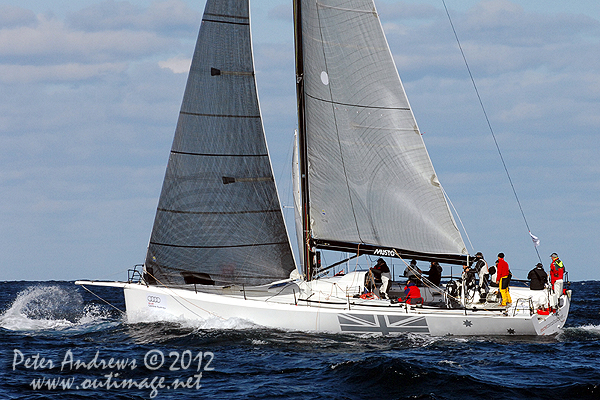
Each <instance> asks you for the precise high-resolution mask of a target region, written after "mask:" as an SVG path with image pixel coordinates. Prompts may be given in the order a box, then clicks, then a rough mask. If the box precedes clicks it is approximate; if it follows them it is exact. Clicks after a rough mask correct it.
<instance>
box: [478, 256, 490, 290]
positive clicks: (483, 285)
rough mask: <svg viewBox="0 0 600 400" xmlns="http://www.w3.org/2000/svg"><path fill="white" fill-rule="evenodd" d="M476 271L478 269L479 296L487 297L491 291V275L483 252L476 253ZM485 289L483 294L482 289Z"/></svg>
mask: <svg viewBox="0 0 600 400" xmlns="http://www.w3.org/2000/svg"><path fill="white" fill-rule="evenodd" d="M474 268H475V271H477V274H479V288H478V291H479V296H480V297H482V298H485V296H487V293H488V291H489V285H488V279H489V277H490V271H489V269H488V264H487V262H486V261H485V260H484V258H483V254H482V253H481V252H480V251H478V252H477V254H475V267H474ZM482 290H483V296H482V294H481V291H482Z"/></svg>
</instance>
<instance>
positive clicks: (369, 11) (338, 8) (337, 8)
mask: <svg viewBox="0 0 600 400" xmlns="http://www.w3.org/2000/svg"><path fill="white" fill-rule="evenodd" d="M317 6H319V7H321V8H329V9H331V10H339V11H348V12H357V13H364V14H373V15H375V16H378V15H377V11H375V10H357V9H355V8H345V7H334V6H329V5H326V4H323V3H319V2H317Z"/></svg>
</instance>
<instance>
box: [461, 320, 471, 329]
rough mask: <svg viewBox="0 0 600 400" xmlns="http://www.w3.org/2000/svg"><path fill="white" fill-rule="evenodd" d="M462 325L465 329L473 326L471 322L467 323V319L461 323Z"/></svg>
mask: <svg viewBox="0 0 600 400" xmlns="http://www.w3.org/2000/svg"><path fill="white" fill-rule="evenodd" d="M463 325H464V326H466V327H467V328H470V327H471V326H473V323H472V322H471V321H469V320H468V319H465V320H464V322H463Z"/></svg>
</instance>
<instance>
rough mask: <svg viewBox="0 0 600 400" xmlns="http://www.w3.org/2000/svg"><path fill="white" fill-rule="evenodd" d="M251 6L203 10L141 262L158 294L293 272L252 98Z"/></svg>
mask: <svg viewBox="0 0 600 400" xmlns="http://www.w3.org/2000/svg"><path fill="white" fill-rule="evenodd" d="M249 17H250V15H249V7H248V0H224V1H223V0H219V1H217V0H208V1H207V3H206V8H205V13H204V16H203V20H202V21H203V22H202V24H201V27H200V32H199V34H198V40H197V43H196V48H195V51H194V56H193V59H192V65H191V67H190V72H189V76H188V81H187V85H186V89H185V93H184V97H183V102H182V104H181V111H180V113H179V120H178V122H177V128H176V131H175V138H174V140H173V145H172V149H171V153H170V156H169V162H168V165H167V171H166V173H165V179H164V183H163V188H162V192H161V195H160V199H159V204H158V207H157V211H156V217H155V221H154V226H153V229H152V234H151V237H150V241H149V245H148V253H147V255H146V271H147V272H149V274H151V276H153V277H154V278H155V279H156V280H157V281H158V282H161V283H163V284H185V283H198V282H200V283H204V284H217V285H218V284H231V283H235V284H245V285H255V284H264V283H268V282H272V281H273V280H279V279H285V278H287V277H289V274H290V272H291V271H292V270H293V269H294V268H295V265H294V260H293V255H292V251H291V246H290V243H289V238H288V234H287V231H286V228H285V224H284V221H283V213H282V211H281V204H280V201H279V197H278V194H277V188H276V186H275V181H274V179H273V169H272V166H271V162H270V159H269V156H268V150H267V145H266V140H265V134H264V129H263V125H262V118H261V113H260V108H259V103H258V96H257V91H256V80H255V74H254V61H253V58H252V42H251V38H250V24H249V23H250V18H249Z"/></svg>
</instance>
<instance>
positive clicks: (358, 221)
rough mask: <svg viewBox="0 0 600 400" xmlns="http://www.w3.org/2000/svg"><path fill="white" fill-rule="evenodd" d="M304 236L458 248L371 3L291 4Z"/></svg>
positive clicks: (326, 0) (444, 250) (305, 0)
mask: <svg viewBox="0 0 600 400" xmlns="http://www.w3.org/2000/svg"><path fill="white" fill-rule="evenodd" d="M301 1H302V9H301V16H302V19H301V26H302V54H303V60H302V61H303V68H304V76H303V79H304V102H305V108H304V111H305V123H306V142H307V151H308V171H309V198H310V216H311V229H312V237H313V238H315V239H321V240H322V241H323V240H324V241H326V240H331V241H341V242H350V243H366V244H373V245H378V246H386V247H394V248H402V249H407V250H410V251H415V252H423V253H437V254H466V249H465V246H464V243H463V240H462V238H461V235H460V233H459V231H458V229H457V227H456V224H455V222H454V219H453V217H452V214H451V212H450V210H449V207H448V204H447V202H446V200H445V198H444V195H443V192H442V190H441V187H440V184H439V182H438V179H437V177H436V174H435V171H434V169H433V165H432V164H431V160H430V159H429V155H428V153H427V150H426V148H425V145H424V143H423V139H422V136H421V134H420V132H419V128H418V127H417V124H416V121H415V119H414V116H413V113H412V110H411V108H410V105H409V103H408V99H407V98H406V94H405V92H404V88H403V86H402V83H401V81H400V77H399V75H398V72H397V70H396V66H395V64H394V61H393V59H392V55H391V53H390V50H389V47H388V44H387V41H386V39H385V36H384V33H383V29H382V26H381V23H380V21H379V17H378V15H377V12H376V9H375V6H374V4H373V2H372V1H371V0H319V1H315V0H301Z"/></svg>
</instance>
